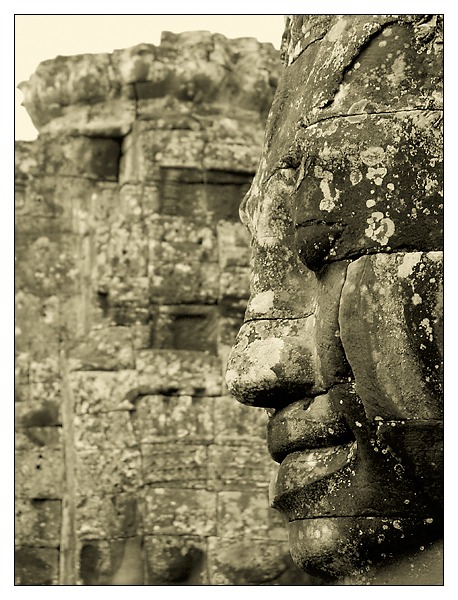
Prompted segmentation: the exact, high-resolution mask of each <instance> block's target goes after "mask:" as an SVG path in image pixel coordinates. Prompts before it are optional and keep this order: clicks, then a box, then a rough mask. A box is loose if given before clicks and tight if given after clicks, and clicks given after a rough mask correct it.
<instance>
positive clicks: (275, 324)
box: [226, 15, 443, 585]
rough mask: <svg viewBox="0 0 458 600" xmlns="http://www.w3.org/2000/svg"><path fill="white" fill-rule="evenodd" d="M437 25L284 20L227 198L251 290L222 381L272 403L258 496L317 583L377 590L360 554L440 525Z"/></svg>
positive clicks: (395, 551)
mask: <svg viewBox="0 0 458 600" xmlns="http://www.w3.org/2000/svg"><path fill="white" fill-rule="evenodd" d="M442 31H443V18H442V16H440V15H291V16H288V18H287V19H286V29H285V34H284V36H283V41H282V56H283V59H284V62H285V64H286V70H285V72H284V75H283V77H282V79H281V80H280V82H279V85H278V88H277V93H276V96H275V98H274V101H273V103H272V108H271V111H270V114H269V118H268V121H267V124H266V134H265V138H264V147H263V152H262V156H261V160H260V162H259V165H258V170H257V173H256V176H255V178H254V180H253V183H252V185H251V188H250V191H249V192H248V194H247V195H246V197H245V200H244V202H243V204H242V206H241V209H240V214H241V218H242V221H243V223H244V224H245V225H246V226H247V227H248V228H249V230H250V232H251V234H252V259H251V267H252V274H251V281H250V288H251V296H250V300H249V302H248V306H247V310H246V313H245V322H244V324H243V325H242V326H241V329H240V331H239V333H238V335H237V338H236V340H235V344H234V346H233V349H232V351H231V353H230V355H229V359H228V370H227V375H226V382H227V385H228V390H229V391H230V392H232V393H233V394H234V395H235V396H236V398H237V399H238V400H239V401H240V402H242V403H244V404H246V405H249V406H250V405H252V406H258V407H262V406H264V407H266V408H267V409H268V413H269V416H270V419H269V425H268V427H267V441H268V447H269V451H270V453H271V455H272V457H273V458H274V459H275V460H277V461H278V462H279V463H280V465H279V467H278V470H277V472H276V474H275V476H274V478H273V480H272V482H271V486H270V490H269V492H270V502H271V506H273V507H274V508H277V509H278V510H279V511H280V512H281V513H282V514H283V515H284V516H285V517H286V519H287V521H288V525H287V527H288V531H289V536H290V545H291V551H292V556H293V558H294V561H295V562H296V564H297V565H298V566H300V567H301V568H303V569H304V570H306V571H308V572H310V573H312V574H314V575H318V576H320V577H325V578H327V579H330V580H331V579H334V580H335V579H338V578H339V577H342V576H344V575H351V574H352V573H354V574H361V572H362V570H364V569H366V570H367V572H369V571H373V573H372V575H371V576H370V577H368V579H367V581H368V583H369V584H371V582H373V584H374V585H375V584H376V582H377V579H376V577H375V575H376V574H379V573H378V571H377V569H378V567H377V566H375V567H374V565H379V566H380V567H381V570H382V573H383V569H384V562H386V560H388V561H391V560H392V561H396V560H397V558H399V559H400V560H401V561H402V560H404V566H408V562H409V559H408V558H402V556H401V555H402V553H404V552H407V553H409V552H410V553H414V551H416V550H417V548H418V547H419V546H420V545H422V546H423V547H425V544H426V543H429V542H430V541H431V540H435V541H438V540H440V539H441V536H442V535H443V530H442V527H443V504H442V502H443V500H442V496H443V492H442V481H441V474H442V472H443V471H442V468H443V464H442V463H443V456H442V447H443V446H442V445H443V426H442V419H443V398H442V381H441V379H442V364H441V361H442V350H441V347H442V343H443V340H442V336H443V332H442V317H443V298H442V295H443V291H442V271H443V264H442V249H443V191H442V182H443V156H442V154H443V136H442V129H441V126H442V120H443V110H442V108H443V107H442V94H443V81H442V79H443V49H442V46H443V34H442ZM419 564H420V563H419V562H417V563H416V567H415V569H416V573H417V574H418V569H419V568H420V566H419ZM407 570H408V569H407ZM372 576H374V577H375V578H374V577H372ZM413 580H414V578H412V577H409V578H407V579H406V582H405V583H406V584H407V583H408V582H409V581H413ZM358 581H359V580H358ZM436 582H437V584H439V582H440V572H438V576H437V578H436Z"/></svg>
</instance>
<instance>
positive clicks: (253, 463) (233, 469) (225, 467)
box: [208, 443, 274, 491]
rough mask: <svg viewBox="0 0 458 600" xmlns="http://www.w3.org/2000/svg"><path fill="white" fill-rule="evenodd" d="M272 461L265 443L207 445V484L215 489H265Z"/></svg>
mask: <svg viewBox="0 0 458 600" xmlns="http://www.w3.org/2000/svg"><path fill="white" fill-rule="evenodd" d="M273 470H274V464H273V463H272V460H271V459H270V458H269V457H268V456H266V446H265V444H263V443H262V444H259V443H258V444H255V443H251V444H250V445H246V446H245V445H242V444H239V445H237V446H233V445H231V446H226V445H222V444H218V445H213V446H210V447H209V448H208V476H209V480H210V481H209V485H210V486H211V489H214V490H252V491H253V490H255V489H256V488H267V485H268V482H269V480H270V479H271V477H272V473H273Z"/></svg>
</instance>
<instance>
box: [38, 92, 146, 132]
mask: <svg viewBox="0 0 458 600" xmlns="http://www.w3.org/2000/svg"><path fill="white" fill-rule="evenodd" d="M135 106H136V102H135V100H134V99H129V98H110V99H109V100H107V101H102V102H97V103H96V104H89V105H84V104H83V105H79V104H76V105H75V104H74V105H71V106H62V107H61V109H60V116H58V117H55V118H54V119H52V120H51V121H48V123H46V125H45V126H44V127H43V128H42V130H41V131H42V132H43V133H45V134H46V133H47V134H50V135H52V136H53V137H55V136H58V135H59V136H61V135H64V136H68V135H71V136H88V137H107V138H121V137H124V136H125V135H126V134H127V133H128V132H129V130H130V128H131V126H132V123H133V121H135V114H136V110H135Z"/></svg>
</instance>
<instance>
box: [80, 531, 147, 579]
mask: <svg viewBox="0 0 458 600" xmlns="http://www.w3.org/2000/svg"><path fill="white" fill-rule="evenodd" d="M142 544H143V538H142V536H134V537H130V538H126V539H118V540H108V541H105V540H94V541H92V540H91V541H89V540H88V541H84V542H82V543H81V544H80V546H79V548H78V550H79V552H78V557H79V561H78V563H79V565H78V566H79V569H78V571H79V583H80V584H81V585H142V583H143V579H144V574H143V568H144V563H143V553H142Z"/></svg>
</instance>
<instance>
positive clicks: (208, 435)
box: [132, 395, 215, 447]
mask: <svg viewBox="0 0 458 600" xmlns="http://www.w3.org/2000/svg"><path fill="white" fill-rule="evenodd" d="M214 402H215V400H214V399H213V398H205V397H194V398H193V397H192V396H182V395H180V396H140V397H138V399H137V400H136V401H135V412H133V413H132V423H133V426H134V429H135V431H136V435H137V437H138V440H139V441H140V442H141V443H143V444H165V445H166V447H170V445H174V444H178V443H180V444H208V443H211V441H212V440H213V435H214V433H213V405H214Z"/></svg>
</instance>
